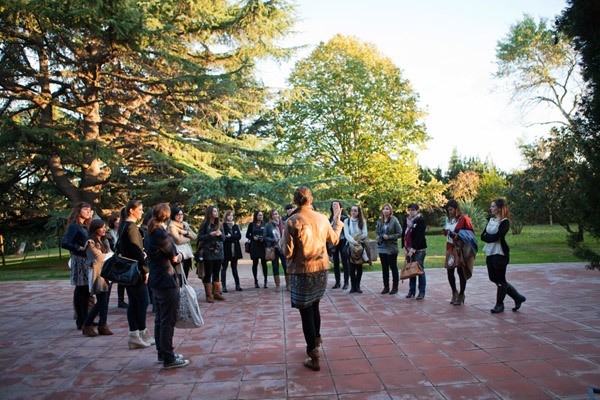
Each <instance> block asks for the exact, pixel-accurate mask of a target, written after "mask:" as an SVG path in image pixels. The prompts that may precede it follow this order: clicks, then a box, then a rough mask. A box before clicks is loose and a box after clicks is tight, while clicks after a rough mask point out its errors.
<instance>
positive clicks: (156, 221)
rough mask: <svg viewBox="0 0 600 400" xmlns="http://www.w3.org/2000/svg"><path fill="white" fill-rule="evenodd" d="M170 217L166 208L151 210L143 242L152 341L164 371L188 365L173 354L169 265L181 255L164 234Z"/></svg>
mask: <svg viewBox="0 0 600 400" xmlns="http://www.w3.org/2000/svg"><path fill="white" fill-rule="evenodd" d="M170 215H171V208H170V207H169V205H168V204H166V203H162V204H159V205H157V206H156V207H154V209H153V210H152V219H151V220H150V222H149V223H148V234H147V235H146V237H145V238H144V245H145V246H144V247H145V248H146V250H147V251H148V267H149V270H150V275H149V277H148V285H149V286H150V287H151V288H152V292H153V295H154V306H155V307H156V317H155V319H154V337H155V339H156V351H157V352H158V361H159V362H162V363H163V368H164V369H172V368H180V367H185V366H186V365H188V364H189V363H190V362H189V361H188V360H184V359H183V356H181V355H179V354H177V355H176V354H175V353H174V352H173V333H174V331H175V321H176V319H177V310H178V308H179V283H178V282H177V273H176V272H175V268H174V267H173V265H175V264H178V263H179V262H181V258H182V257H181V254H178V253H177V248H176V247H175V243H174V242H173V238H172V237H171V235H170V234H169V232H168V231H167V223H168V222H169V217H170Z"/></svg>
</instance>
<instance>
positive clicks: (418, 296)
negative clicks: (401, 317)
mask: <svg viewBox="0 0 600 400" xmlns="http://www.w3.org/2000/svg"><path fill="white" fill-rule="evenodd" d="M424 298H425V293H419V294H418V295H417V298H416V299H415V300H423V299H424Z"/></svg>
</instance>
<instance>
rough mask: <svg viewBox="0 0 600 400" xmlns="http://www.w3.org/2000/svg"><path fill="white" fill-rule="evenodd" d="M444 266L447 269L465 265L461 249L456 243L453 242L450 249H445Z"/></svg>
mask: <svg viewBox="0 0 600 400" xmlns="http://www.w3.org/2000/svg"><path fill="white" fill-rule="evenodd" d="M444 266H445V267H446V268H447V269H452V268H457V267H464V266H465V260H464V258H463V254H462V249H461V248H460V245H459V244H458V243H455V244H454V246H452V248H451V249H449V250H446V261H445V262H444Z"/></svg>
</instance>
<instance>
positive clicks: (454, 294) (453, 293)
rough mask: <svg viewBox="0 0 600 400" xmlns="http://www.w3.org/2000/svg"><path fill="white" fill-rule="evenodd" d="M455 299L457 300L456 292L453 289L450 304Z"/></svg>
mask: <svg viewBox="0 0 600 400" xmlns="http://www.w3.org/2000/svg"><path fill="white" fill-rule="evenodd" d="M456 300H458V292H457V291H456V290H455V291H453V292H452V298H451V299H450V304H454V303H456Z"/></svg>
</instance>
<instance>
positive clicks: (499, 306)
mask: <svg viewBox="0 0 600 400" xmlns="http://www.w3.org/2000/svg"><path fill="white" fill-rule="evenodd" d="M503 311H504V304H496V306H495V307H494V308H492V309H491V310H490V312H491V313H492V314H498V313H501V312H503Z"/></svg>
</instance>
